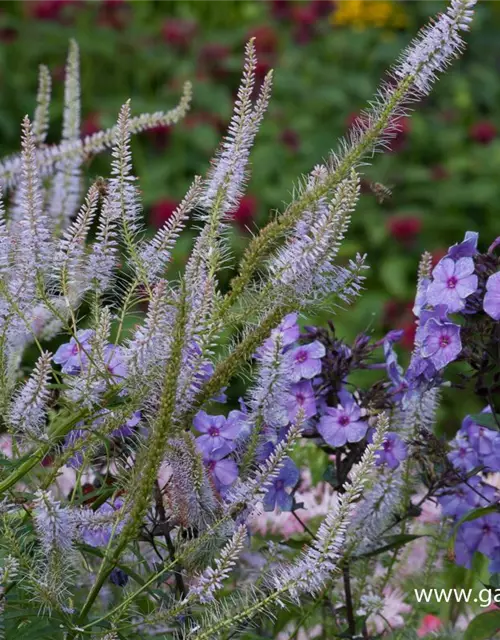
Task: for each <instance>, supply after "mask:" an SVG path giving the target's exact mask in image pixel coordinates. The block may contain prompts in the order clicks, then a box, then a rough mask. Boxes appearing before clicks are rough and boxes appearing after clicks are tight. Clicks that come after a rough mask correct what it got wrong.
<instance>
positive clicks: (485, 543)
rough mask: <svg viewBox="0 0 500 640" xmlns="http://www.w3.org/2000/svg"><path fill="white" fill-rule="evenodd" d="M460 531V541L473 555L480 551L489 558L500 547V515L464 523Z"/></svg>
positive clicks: (494, 514)
mask: <svg viewBox="0 0 500 640" xmlns="http://www.w3.org/2000/svg"><path fill="white" fill-rule="evenodd" d="M460 530H461V537H460V540H461V542H463V544H464V545H465V547H466V549H467V550H468V551H469V552H470V553H471V554H473V553H474V552H475V551H479V552H480V553H483V554H484V555H485V556H488V557H489V556H492V555H493V554H494V551H495V549H496V548H497V547H499V546H500V514H497V513H491V514H488V515H486V516H483V517H481V518H476V519H475V520H471V521H470V522H464V523H463V524H462V526H461V527H460ZM466 566H467V565H466ZM469 566H470V559H469Z"/></svg>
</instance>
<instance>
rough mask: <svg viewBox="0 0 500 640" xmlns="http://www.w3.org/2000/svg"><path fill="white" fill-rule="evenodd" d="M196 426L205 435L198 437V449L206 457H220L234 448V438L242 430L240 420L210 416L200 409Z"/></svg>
mask: <svg viewBox="0 0 500 640" xmlns="http://www.w3.org/2000/svg"><path fill="white" fill-rule="evenodd" d="M193 424H194V427H195V428H196V429H197V430H198V431H200V432H201V433H202V434H203V435H201V436H199V437H198V438H196V444H197V445H198V449H199V450H200V451H201V453H202V454H203V457H204V458H207V459H208V458H213V456H214V455H215V453H217V456H218V458H222V457H223V456H225V455H227V454H228V453H231V451H233V450H234V440H235V439H236V438H237V436H238V435H239V432H240V430H241V422H240V421H238V420H232V419H230V420H226V418H225V417H224V416H210V415H208V413H206V412H205V411H199V412H198V413H197V414H196V415H195V417H194V420H193Z"/></svg>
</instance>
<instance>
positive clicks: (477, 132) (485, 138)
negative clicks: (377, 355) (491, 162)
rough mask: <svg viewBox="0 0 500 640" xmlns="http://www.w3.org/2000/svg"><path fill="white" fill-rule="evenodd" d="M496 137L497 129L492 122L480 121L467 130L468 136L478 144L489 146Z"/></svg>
mask: <svg viewBox="0 0 500 640" xmlns="http://www.w3.org/2000/svg"><path fill="white" fill-rule="evenodd" d="M496 135H497V128H496V127H495V125H494V124H493V123H492V122H488V121H487V120H481V121H480V122H476V124H473V125H472V127H471V128H470V130H469V136H470V137H471V138H472V140H474V141H475V142H479V144H489V143H490V142H491V141H492V140H493V138H495V137H496Z"/></svg>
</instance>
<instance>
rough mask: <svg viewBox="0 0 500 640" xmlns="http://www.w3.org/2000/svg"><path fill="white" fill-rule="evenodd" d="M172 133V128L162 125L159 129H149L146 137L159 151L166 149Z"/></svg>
mask: <svg viewBox="0 0 500 640" xmlns="http://www.w3.org/2000/svg"><path fill="white" fill-rule="evenodd" d="M171 133H172V127H169V126H167V125H164V124H160V125H158V126H157V127H153V128H152V129H148V130H147V131H146V136H147V138H148V140H150V142H151V143H152V144H153V145H154V146H155V147H156V148H157V149H165V147H166V146H167V145H168V143H169V140H170V134H171Z"/></svg>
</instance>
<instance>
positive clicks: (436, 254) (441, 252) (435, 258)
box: [432, 249, 448, 267]
mask: <svg viewBox="0 0 500 640" xmlns="http://www.w3.org/2000/svg"><path fill="white" fill-rule="evenodd" d="M447 253H448V251H447V250H446V249H436V250H435V251H433V252H432V266H433V267H435V266H436V265H437V263H438V262H439V261H440V260H441V258H444V257H445V255H446V254H447Z"/></svg>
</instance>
